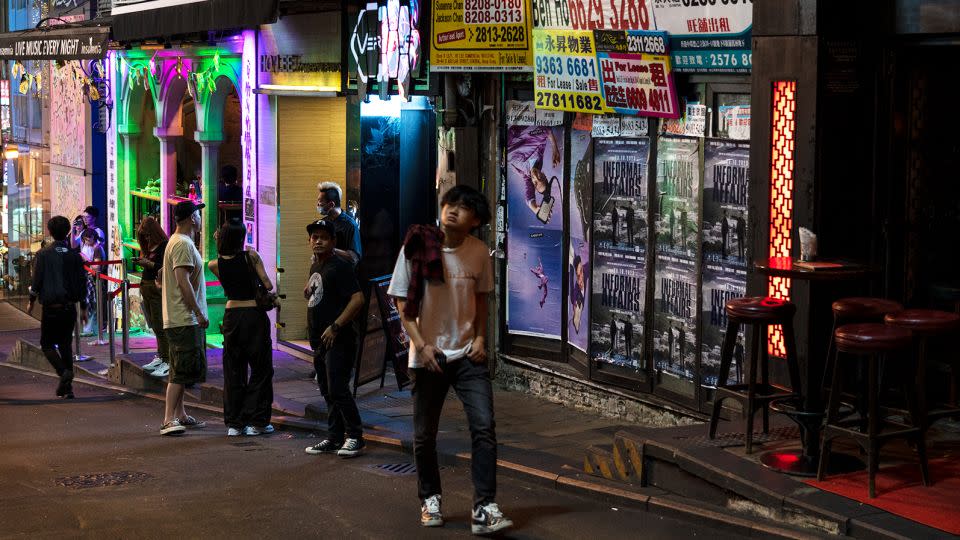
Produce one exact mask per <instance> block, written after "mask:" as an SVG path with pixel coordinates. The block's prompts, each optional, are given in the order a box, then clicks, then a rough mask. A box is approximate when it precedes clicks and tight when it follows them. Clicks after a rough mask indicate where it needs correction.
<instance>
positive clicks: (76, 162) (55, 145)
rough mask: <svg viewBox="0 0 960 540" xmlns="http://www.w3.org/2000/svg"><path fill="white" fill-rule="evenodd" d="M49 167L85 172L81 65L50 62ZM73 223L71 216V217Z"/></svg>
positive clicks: (73, 62)
mask: <svg viewBox="0 0 960 540" xmlns="http://www.w3.org/2000/svg"><path fill="white" fill-rule="evenodd" d="M50 75H51V76H50V163H53V164H56V165H63V166H64V167H73V168H74V169H81V170H82V169H85V168H86V165H87V145H86V141H87V131H86V130H87V123H88V120H87V98H86V97H84V95H83V82H82V80H81V77H84V74H83V71H82V70H81V68H80V62H76V61H72V62H65V63H63V64H62V65H60V67H57V65H56V63H55V62H50ZM71 219H72V216H71Z"/></svg>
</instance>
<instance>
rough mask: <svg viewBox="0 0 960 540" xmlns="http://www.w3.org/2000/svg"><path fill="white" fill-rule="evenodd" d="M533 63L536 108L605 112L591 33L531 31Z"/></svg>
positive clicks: (578, 31)
mask: <svg viewBox="0 0 960 540" xmlns="http://www.w3.org/2000/svg"><path fill="white" fill-rule="evenodd" d="M533 60H534V70H533V72H534V77H533V88H534V97H535V99H534V101H535V103H536V107H537V108H538V109H551V110H555V111H573V112H589V113H594V114H599V113H602V112H604V111H606V110H607V108H606V106H605V105H604V102H603V93H602V91H601V90H600V71H599V69H598V67H597V56H596V49H595V47H594V42H593V32H590V31H588V30H540V29H534V31H533Z"/></svg>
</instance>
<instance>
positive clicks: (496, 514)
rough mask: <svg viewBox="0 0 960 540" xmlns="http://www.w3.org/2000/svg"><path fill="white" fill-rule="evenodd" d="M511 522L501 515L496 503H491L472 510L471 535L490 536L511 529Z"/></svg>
mask: <svg viewBox="0 0 960 540" xmlns="http://www.w3.org/2000/svg"><path fill="white" fill-rule="evenodd" d="M512 526H513V522H512V521H510V520H509V519H507V518H506V516H504V515H503V512H501V511H500V507H499V506H497V503H494V502H491V503H487V504H483V505H480V506H478V507H476V508H474V509H473V525H471V527H470V529H471V530H472V531H473V534H491V533H495V532H497V531H501V530H503V529H506V528H507V527H512Z"/></svg>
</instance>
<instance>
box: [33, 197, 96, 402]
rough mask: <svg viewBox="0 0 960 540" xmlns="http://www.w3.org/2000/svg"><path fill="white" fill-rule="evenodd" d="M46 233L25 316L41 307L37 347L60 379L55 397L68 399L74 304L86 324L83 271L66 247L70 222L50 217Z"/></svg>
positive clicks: (77, 256) (70, 395)
mask: <svg viewBox="0 0 960 540" xmlns="http://www.w3.org/2000/svg"><path fill="white" fill-rule="evenodd" d="M47 231H48V232H49V233H50V236H52V237H53V240H54V241H53V243H52V244H50V245H48V246H47V247H45V248H43V249H41V250H40V252H39V253H37V259H36V263H35V264H36V266H35V268H34V270H33V284H32V285H31V286H30V304H29V305H28V307H27V312H28V313H32V312H33V306H34V304H35V303H36V301H37V299H39V300H40V305H42V306H43V314H42V315H41V317H40V347H41V349H42V350H43V354H44V356H46V357H47V360H48V361H49V362H50V365H52V366H53V369H54V370H56V372H57V375H59V376H60V385H59V386H58V387H57V396H58V397H63V398H67V399H72V398H73V384H72V381H73V347H72V344H73V330H74V328H75V326H76V322H77V303H79V304H80V314H81V315H80V316H81V317H82V321H83V322H84V323H86V322H87V321H86V319H87V300H86V290H87V280H86V274H85V272H86V271H85V270H84V269H83V257H81V256H80V252H79V251H76V250H73V249H71V248H70V246H69V244H68V243H67V236H68V235H69V234H70V221H69V220H67V218H65V217H63V216H54V217H53V218H51V219H50V221H48V222H47Z"/></svg>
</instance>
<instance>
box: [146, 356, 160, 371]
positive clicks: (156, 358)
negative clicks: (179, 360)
mask: <svg viewBox="0 0 960 540" xmlns="http://www.w3.org/2000/svg"><path fill="white" fill-rule="evenodd" d="M162 363H163V359H162V358H160V357H159V356H154V357H153V360H151V361H150V363H149V364H144V366H143V369H144V371H152V370H154V369H157V368H158V367H160V364H162Z"/></svg>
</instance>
